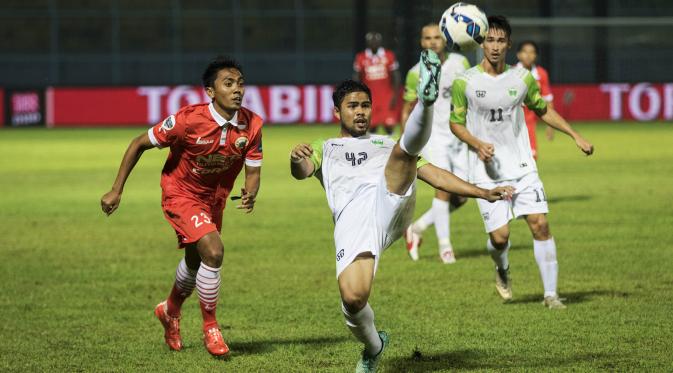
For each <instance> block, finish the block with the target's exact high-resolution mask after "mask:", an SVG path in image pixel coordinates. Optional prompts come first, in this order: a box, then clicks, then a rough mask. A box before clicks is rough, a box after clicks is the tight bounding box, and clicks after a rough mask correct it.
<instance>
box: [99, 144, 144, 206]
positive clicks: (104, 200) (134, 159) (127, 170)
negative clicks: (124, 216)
mask: <svg viewBox="0 0 673 373" xmlns="http://www.w3.org/2000/svg"><path fill="white" fill-rule="evenodd" d="M153 147H154V145H152V142H151V141H150V138H149V136H148V135H147V133H144V134H142V135H140V136H138V137H136V138H135V139H133V141H131V144H129V146H128V148H127V149H126V152H125V153H124V157H123V158H122V163H121V165H120V166H119V171H118V172H117V178H116V179H115V181H114V183H113V184H112V188H111V189H110V191H109V192H107V193H105V194H104V195H103V197H101V200H100V204H101V209H102V210H103V212H104V213H105V214H107V215H110V214H112V213H113V212H114V211H115V210H116V209H117V208H118V207H119V202H120V201H121V194H122V191H123V190H124V184H126V179H128V177H129V175H130V174H131V170H133V167H134V166H135V165H136V163H138V160H139V159H140V156H142V154H143V152H144V151H145V150H147V149H151V148H153Z"/></svg>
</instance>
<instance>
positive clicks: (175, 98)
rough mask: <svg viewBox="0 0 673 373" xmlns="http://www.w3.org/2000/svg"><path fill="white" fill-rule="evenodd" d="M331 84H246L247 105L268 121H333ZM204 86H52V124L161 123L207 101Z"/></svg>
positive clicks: (49, 98) (50, 90)
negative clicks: (186, 106)
mask: <svg viewBox="0 0 673 373" xmlns="http://www.w3.org/2000/svg"><path fill="white" fill-rule="evenodd" d="M332 90H333V88H332V87H331V86H329V85H322V86H318V85H304V86H297V85H274V86H247V87H246V90H245V96H244V99H243V105H244V106H245V107H247V108H249V109H251V110H252V111H254V112H256V113H258V114H259V115H260V116H261V117H262V118H264V120H265V121H266V122H267V123H277V124H282V123H329V122H332V121H334V118H333V115H332V107H333V105H332ZM208 101H209V98H208V96H207V95H206V93H205V91H204V90H203V88H202V87H193V86H177V87H169V86H146V87H122V88H50V89H48V90H47V102H48V107H49V109H50V110H49V113H48V115H47V123H48V126H50V127H57V126H72V127H84V126H87V127H88V126H130V125H148V124H156V123H158V122H159V121H161V120H163V119H164V118H165V117H167V116H169V115H171V114H174V113H175V112H177V111H178V110H179V109H180V108H181V107H182V106H185V105H189V104H197V103H202V102H208Z"/></svg>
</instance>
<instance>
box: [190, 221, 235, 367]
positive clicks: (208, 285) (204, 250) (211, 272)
mask: <svg viewBox="0 0 673 373" xmlns="http://www.w3.org/2000/svg"><path fill="white" fill-rule="evenodd" d="M196 249H197V250H198V253H199V256H200V257H201V264H200V265H199V269H198V271H197V273H196V292H197V293H198V295H199V306H200V307H201V315H202V316H203V344H204V345H205V346H206V349H207V350H208V352H209V353H210V354H211V355H214V356H218V357H221V356H226V355H227V354H228V353H229V347H228V346H227V344H226V343H225V342H224V338H223V337H222V332H221V331H220V327H219V325H218V323H217V318H216V317H215V311H216V309H217V299H218V296H219V292H220V268H221V267H222V255H223V253H224V249H223V247H222V241H221V240H220V236H219V234H218V232H217V231H213V232H210V233H208V234H206V235H205V236H203V237H201V239H199V241H198V242H197V243H196Z"/></svg>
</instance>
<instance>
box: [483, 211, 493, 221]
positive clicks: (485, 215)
mask: <svg viewBox="0 0 673 373" xmlns="http://www.w3.org/2000/svg"><path fill="white" fill-rule="evenodd" d="M481 216H482V217H483V218H484V221H488V218H490V217H491V216H490V214H489V213H488V212H485V213H483V214H481Z"/></svg>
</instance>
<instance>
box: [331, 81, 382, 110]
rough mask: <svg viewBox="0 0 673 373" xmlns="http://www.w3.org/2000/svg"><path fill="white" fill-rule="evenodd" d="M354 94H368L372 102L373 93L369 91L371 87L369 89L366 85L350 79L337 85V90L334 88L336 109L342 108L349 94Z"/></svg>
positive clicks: (333, 97) (333, 99) (333, 95)
mask: <svg viewBox="0 0 673 373" xmlns="http://www.w3.org/2000/svg"><path fill="white" fill-rule="evenodd" d="M353 92H364V93H366V94H367V96H369V101H371V100H372V92H371V91H370V90H369V87H367V85H366V84H364V83H360V82H356V81H355V80H351V79H348V80H344V81H343V82H341V83H339V84H337V86H336V88H334V92H333V93H332V101H334V107H335V108H337V109H338V108H339V107H340V106H341V102H342V101H343V100H344V97H346V95H347V94H349V93H353Z"/></svg>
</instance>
